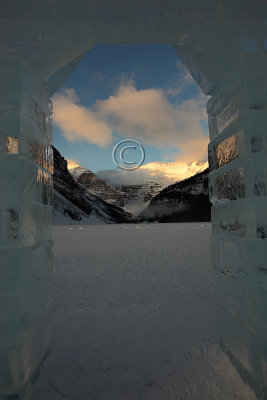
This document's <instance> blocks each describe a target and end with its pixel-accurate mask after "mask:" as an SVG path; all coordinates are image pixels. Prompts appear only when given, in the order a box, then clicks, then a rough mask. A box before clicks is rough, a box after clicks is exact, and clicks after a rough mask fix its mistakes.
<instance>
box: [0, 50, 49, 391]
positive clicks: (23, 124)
mask: <svg viewBox="0 0 267 400" xmlns="http://www.w3.org/2000/svg"><path fill="white" fill-rule="evenodd" d="M0 80H1V92H0V165H1V176H0V187H1V192H0V327H1V329H0V398H1V399H2V397H1V394H5V395H7V394H10V395H12V394H15V393H16V394H17V393H20V392H22V391H23V389H24V386H25V384H26V383H27V382H28V381H29V380H30V379H31V378H32V376H33V375H34V373H36V371H37V369H38V367H39V365H40V361H41V360H42V359H43V358H44V357H45V355H46V353H47V352H48V350H49V347H50V342H51V335H50V325H51V323H50V320H51V317H50V316H49V314H50V305H51V299H50V286H51V285H50V278H51V272H52V261H53V257H52V242H51V217H52V178H51V173H52V167H53V160H52V152H51V146H50V144H51V140H52V125H51V103H50V100H49V97H48V96H47V93H46V88H45V86H44V85H43V84H42V83H41V82H40V79H39V78H38V77H37V76H36V74H35V72H34V71H33V70H32V69H31V68H30V66H29V65H28V63H27V62H26V61H25V60H24V59H23V57H21V55H19V54H16V53H14V52H8V51H6V52H3V51H2V52H1V53H0Z"/></svg>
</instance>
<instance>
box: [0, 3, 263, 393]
mask: <svg viewBox="0 0 267 400" xmlns="http://www.w3.org/2000/svg"><path fill="white" fill-rule="evenodd" d="M0 7H1V15H0V21H1V23H0V26H1V41H0V59H1V61H0V80H1V92H0V119H1V124H0V127H1V128H0V132H1V134H0V151H1V154H0V160H1V161H0V162H1V171H2V172H1V177H0V182H1V194H0V260H1V265H0V274H1V275H0V282H1V283H0V285H1V291H0V296H1V301H0V304H1V306H0V307H1V308H0V321H1V323H0V326H1V331H0V394H1V396H2V398H3V399H8V398H10V399H11V398H12V399H14V398H16V397H14V396H17V398H22V396H23V392H24V389H25V386H26V385H27V383H28V382H29V381H31V380H32V379H34V378H35V377H36V376H37V375H36V374H37V373H38V369H39V366H40V365H41V364H42V362H43V360H44V359H45V357H46V355H47V354H48V353H49V349H50V348H51V343H52V334H51V320H52V315H53V312H52V311H51V296H50V286H51V284H50V280H51V275H52V271H53V253H52V246H53V242H52V236H51V220H52V168H53V159H52V150H51V144H52V105H51V100H50V98H51V95H52V94H53V93H54V92H55V91H56V90H58V89H59V88H60V86H61V85H62V84H63V83H64V81H65V79H67V77H68V76H69V74H70V73H71V72H72V71H73V69H74V68H75V66H76V65H77V64H78V63H79V61H80V59H81V57H82V55H83V54H84V53H85V52H86V51H88V50H90V49H91V48H92V47H93V46H94V45H96V44H98V43H106V44H109V43H149V44H151V43H157V44H167V45H171V46H173V48H174V49H175V51H176V52H177V54H178V55H179V57H180V59H181V60H182V61H183V63H184V64H185V66H186V67H187V69H188V70H189V72H190V73H191V75H192V76H193V78H194V79H195V81H196V83H197V84H198V85H199V87H200V88H201V89H202V90H203V92H204V93H205V94H206V95H209V96H210V99H209V101H208V104H207V112H208V115H209V131H210V139H211V142H210V145H209V162H210V169H211V172H210V196H211V199H212V202H213V206H212V234H211V244H212V250H211V253H212V254H211V255H212V265H213V267H214V270H215V271H216V276H217V278H216V285H217V291H216V292H217V302H218V304H219V305H220V310H221V311H220V313H219V315H218V325H217V326H218V335H219V337H220V339H221V346H222V348H223V349H224V351H225V352H226V353H227V354H228V355H229V357H230V358H231V360H232V362H233V364H234V365H235V366H236V368H237V369H238V371H239V372H240V374H241V375H242V377H243V378H244V379H245V380H246V381H248V382H249V383H250V385H251V386H252V387H253V388H254V390H255V392H256V393H257V396H258V398H265V399H266V398H267V343H266V332H267V330H266V324H267V323H266V304H267V299H266V295H267V293H266V279H267V267H266V259H267V257H266V256H267V246H266V239H267V212H266V194H267V177H266V174H267V173H266V164H267V163H266V161H267V160H266V158H267V136H266V122H267V113H266V108H267V105H266V103H267V90H266V72H265V71H266V64H267V61H266V50H267V6H266V3H265V2H264V1H263V0H259V1H257V2H255V0H242V1H241V0H215V1H214V0H213V1H211V0H198V1H197V0H188V1H187V2H183V1H181V0H167V1H165V2H162V1H155V0H146V2H144V1H143V0H135V1H133V0H128V1H122V0H109V1H108V0H99V1H97V2H96V1H93V0H88V1H87V2H84V1H82V0H76V1H74V0H68V1H63V0H51V1H49V2H47V1H44V0H40V1H39V2H38V3H36V2H35V1H33V0H25V1H23V2H19V1H18V0H13V1H6V0H1V1H0ZM185 134H186V133H185Z"/></svg>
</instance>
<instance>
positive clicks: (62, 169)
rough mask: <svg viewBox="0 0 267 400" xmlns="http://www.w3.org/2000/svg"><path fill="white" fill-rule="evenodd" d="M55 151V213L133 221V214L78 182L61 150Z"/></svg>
mask: <svg viewBox="0 0 267 400" xmlns="http://www.w3.org/2000/svg"><path fill="white" fill-rule="evenodd" d="M53 152H54V175H53V178H54V210H55V214H61V215H66V216H69V217H70V218H71V219H76V220H82V219H88V218H89V217H91V216H94V217H96V218H98V219H99V220H101V221H103V222H108V223H128V222H132V216H131V214H129V213H127V212H125V211H124V210H122V209H121V208H119V207H117V206H115V205H112V204H108V203H106V202H105V201H104V200H102V199H100V198H99V197H97V196H95V195H93V194H91V193H89V192H88V191H87V189H86V187H85V186H83V185H81V184H80V183H78V182H76V181H75V180H74V179H73V177H72V175H71V174H70V172H69V170H68V168H67V161H66V160H65V159H64V157H62V156H61V154H60V153H59V151H58V150H57V149H56V148H55V147H53Z"/></svg>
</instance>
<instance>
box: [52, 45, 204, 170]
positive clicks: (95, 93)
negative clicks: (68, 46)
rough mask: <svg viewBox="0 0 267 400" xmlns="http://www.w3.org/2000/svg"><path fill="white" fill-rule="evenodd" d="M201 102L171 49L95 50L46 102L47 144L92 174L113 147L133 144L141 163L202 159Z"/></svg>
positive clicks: (107, 162) (107, 161)
mask: <svg viewBox="0 0 267 400" xmlns="http://www.w3.org/2000/svg"><path fill="white" fill-rule="evenodd" d="M205 103H206V96H204V95H203V94H202V93H201V91H200V89H199V88H198V87H197V85H196V84H195V83H194V82H193V80H192V78H191V76H190V75H189V74H188V72H187V71H186V69H185V68H184V66H183V65H182V64H181V62H180V61H179V58H178V56H177V54H176V52H175V51H174V50H173V48H172V47H170V46H166V45H97V46H95V47H94V48H93V49H91V50H90V51H89V52H87V53H86V54H85V55H84V57H83V59H82V61H81V62H80V64H79V65H78V66H77V67H76V69H75V71H74V72H73V73H72V75H71V76H70V77H69V78H68V80H67V81H66V82H65V84H64V86H63V87H62V88H61V89H60V91H59V92H58V93H57V94H56V95H55V97H54V145H55V146H56V147H57V148H58V149H59V151H60V152H61V153H62V155H63V156H64V157H65V158H67V159H74V160H76V161H77V162H79V163H80V164H82V165H84V166H85V167H87V168H89V169H91V170H92V171H94V172H96V171H99V170H109V169H116V166H115V165H114V163H113V159H112V149H113V146H114V145H115V144H116V143H117V142H118V141H119V140H122V139H124V138H132V139H136V140H139V141H140V142H141V143H142V145H143V146H144V148H145V153H146V157H145V163H151V162H174V161H175V162H177V161H183V162H184V161H186V162H192V161H199V160H200V159H201V160H203V159H205V158H206V143H207V133H208V127H207V118H206V115H205Z"/></svg>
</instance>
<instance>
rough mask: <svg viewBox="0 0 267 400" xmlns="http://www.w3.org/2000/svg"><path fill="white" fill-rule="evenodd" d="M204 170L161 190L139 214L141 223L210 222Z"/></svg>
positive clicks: (206, 181) (206, 173) (207, 171)
mask: <svg viewBox="0 0 267 400" xmlns="http://www.w3.org/2000/svg"><path fill="white" fill-rule="evenodd" d="M208 174H209V170H208V169H206V170H204V171H203V172H200V173H198V174H196V175H194V176H192V177H190V178H188V179H185V180H184V181H181V182H177V183H175V184H174V185H170V186H168V187H166V188H165V189H163V190H162V191H161V192H160V193H159V194H158V195H157V196H155V197H154V198H153V199H152V200H151V202H150V203H149V205H148V207H147V208H146V209H145V210H144V211H142V212H141V214H140V219H141V220H142V221H144V220H148V221H159V222H197V221H198V222H199V221H210V203H209V191H208Z"/></svg>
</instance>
